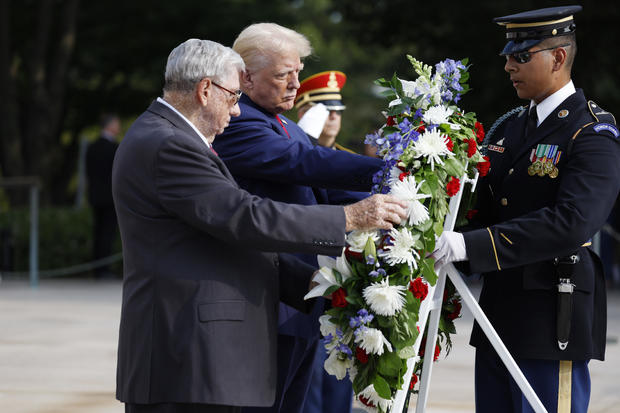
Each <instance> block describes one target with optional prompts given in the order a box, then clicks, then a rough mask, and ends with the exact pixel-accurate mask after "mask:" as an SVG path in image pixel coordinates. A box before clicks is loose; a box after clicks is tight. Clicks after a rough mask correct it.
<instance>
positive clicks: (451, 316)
mask: <svg viewBox="0 0 620 413" xmlns="http://www.w3.org/2000/svg"><path fill="white" fill-rule="evenodd" d="M452 304H453V305H454V311H452V312H451V313H449V314H446V318H447V319H448V320H455V319H457V318H459V316H460V315H461V308H463V306H462V305H461V302H460V301H459V300H458V299H456V298H455V299H454V300H452Z"/></svg>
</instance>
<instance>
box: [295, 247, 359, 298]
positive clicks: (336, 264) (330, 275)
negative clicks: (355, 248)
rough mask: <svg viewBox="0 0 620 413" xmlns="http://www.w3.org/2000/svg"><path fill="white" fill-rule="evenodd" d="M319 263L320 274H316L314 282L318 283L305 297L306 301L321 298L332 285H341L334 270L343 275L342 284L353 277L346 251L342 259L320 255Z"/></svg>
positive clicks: (341, 256)
mask: <svg viewBox="0 0 620 413" xmlns="http://www.w3.org/2000/svg"><path fill="white" fill-rule="evenodd" d="M317 260H318V262H319V266H320V268H319V272H317V273H316V275H315V276H314V278H313V279H312V281H314V282H316V283H318V284H319V285H317V286H316V287H314V288H313V289H312V290H310V292H308V294H306V295H305V296H304V300H307V299H309V298H313V297H320V296H322V295H323V294H325V291H327V289H328V288H329V287H331V286H332V285H340V284H339V283H338V281H337V280H336V275H335V274H334V271H333V270H334V269H335V270H336V271H338V272H339V273H340V275H342V282H344V281H345V280H347V279H348V278H349V277H351V275H352V270H351V266H350V265H349V263H348V262H347V258H346V257H345V255H344V249H343V250H342V255H340V257H338V258H336V259H333V258H331V257H327V256H325V255H319V256H318V257H317Z"/></svg>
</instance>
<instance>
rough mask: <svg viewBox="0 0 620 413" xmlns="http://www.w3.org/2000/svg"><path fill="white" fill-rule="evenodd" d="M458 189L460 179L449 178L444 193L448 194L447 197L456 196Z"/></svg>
mask: <svg viewBox="0 0 620 413" xmlns="http://www.w3.org/2000/svg"><path fill="white" fill-rule="evenodd" d="M460 188H461V181H460V179H459V178H456V177H454V176H451V177H450V180H449V181H448V184H447V185H446V193H447V194H448V196H454V195H456V194H457V193H458V192H459V189H460Z"/></svg>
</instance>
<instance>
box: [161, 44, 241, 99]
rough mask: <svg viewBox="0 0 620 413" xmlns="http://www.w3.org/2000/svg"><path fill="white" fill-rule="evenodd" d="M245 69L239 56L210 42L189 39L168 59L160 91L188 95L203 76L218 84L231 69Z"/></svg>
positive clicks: (171, 53)
mask: <svg viewBox="0 0 620 413" xmlns="http://www.w3.org/2000/svg"><path fill="white" fill-rule="evenodd" d="M233 68H234V69H236V70H237V72H241V71H243V70H245V64H244V63H243V59H241V56H239V55H238V54H237V52H235V51H234V50H232V49H231V48H230V47H226V46H222V45H221V44H219V43H216V42H212V41H210V40H200V39H189V40H186V41H185V42H183V43H181V44H180V45H178V46H177V47H175V48H174V49H173V50H172V52H170V55H169V56H168V62H167V63H166V75H165V84H164V92H172V91H179V92H190V91H192V90H194V87H195V86H196V83H198V82H200V81H201V80H202V79H204V78H205V77H208V78H211V79H213V80H215V81H216V82H222V81H223V80H224V79H223V78H224V77H226V76H227V75H228V74H229V73H230V72H231V70H232V69H233Z"/></svg>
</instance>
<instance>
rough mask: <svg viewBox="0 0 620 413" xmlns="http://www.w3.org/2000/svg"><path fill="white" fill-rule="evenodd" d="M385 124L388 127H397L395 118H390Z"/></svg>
mask: <svg viewBox="0 0 620 413" xmlns="http://www.w3.org/2000/svg"><path fill="white" fill-rule="evenodd" d="M385 124H386V125H387V126H394V125H396V121H395V120H394V116H388V117H387V120H386V121H385Z"/></svg>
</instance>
